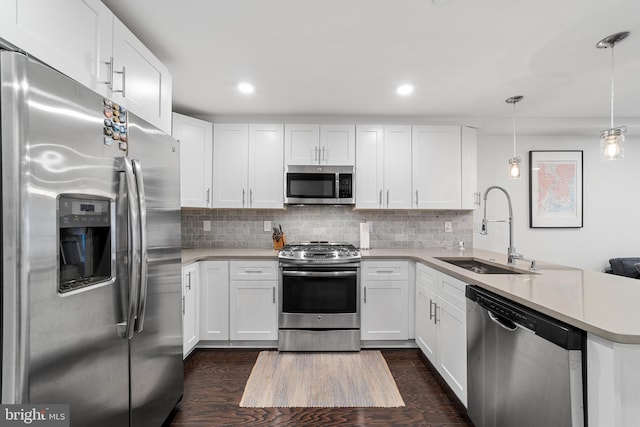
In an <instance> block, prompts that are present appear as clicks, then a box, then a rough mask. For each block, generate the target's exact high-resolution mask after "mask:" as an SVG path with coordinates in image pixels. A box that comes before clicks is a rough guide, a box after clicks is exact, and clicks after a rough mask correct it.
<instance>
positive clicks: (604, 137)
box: [600, 126, 627, 160]
mask: <svg viewBox="0 0 640 427" xmlns="http://www.w3.org/2000/svg"><path fill="white" fill-rule="evenodd" d="M626 130H627V128H626V127H625V126H622V127H618V128H612V129H607V130H603V131H602V132H600V157H601V158H602V160H618V159H622V158H623V157H624V145H623V144H624V139H625V138H624V133H625V132H626Z"/></svg>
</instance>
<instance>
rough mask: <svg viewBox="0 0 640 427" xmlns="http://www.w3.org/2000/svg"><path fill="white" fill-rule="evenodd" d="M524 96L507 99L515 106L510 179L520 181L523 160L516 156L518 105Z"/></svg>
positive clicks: (508, 102)
mask: <svg viewBox="0 0 640 427" xmlns="http://www.w3.org/2000/svg"><path fill="white" fill-rule="evenodd" d="M522 98H524V96H521V95H517V96H512V97H511V98H507V99H506V101H505V102H506V103H507V104H513V157H512V158H510V159H509V179H520V162H521V159H520V157H519V156H517V155H516V104H517V103H518V102H520V101H522Z"/></svg>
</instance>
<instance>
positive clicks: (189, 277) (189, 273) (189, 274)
mask: <svg viewBox="0 0 640 427" xmlns="http://www.w3.org/2000/svg"><path fill="white" fill-rule="evenodd" d="M187 289H189V290H191V272H188V273H187Z"/></svg>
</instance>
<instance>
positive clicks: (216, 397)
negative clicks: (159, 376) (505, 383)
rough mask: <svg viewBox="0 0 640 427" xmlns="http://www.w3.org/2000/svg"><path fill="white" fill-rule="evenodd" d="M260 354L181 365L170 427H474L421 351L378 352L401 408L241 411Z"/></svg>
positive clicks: (227, 353)
mask: <svg viewBox="0 0 640 427" xmlns="http://www.w3.org/2000/svg"><path fill="white" fill-rule="evenodd" d="M259 352H260V351H259V350H196V351H195V352H194V353H193V354H192V355H191V356H190V357H189V358H188V359H187V360H186V361H185V390H184V398H183V400H182V402H181V403H180V405H179V406H178V410H177V411H176V413H175V414H174V416H173V418H172V419H171V420H170V422H168V423H167V424H168V425H169V426H174V427H181V426H203V427H204V426H243V425H246V426H322V427H330V426H433V427H436V426H437V427H454V426H455V427H473V424H472V423H471V422H470V421H468V418H467V417H466V413H465V411H464V408H461V407H460V403H459V402H457V401H455V400H454V399H452V398H451V397H450V395H449V394H448V393H451V391H450V390H446V389H445V388H443V387H442V386H441V385H440V384H439V382H438V379H437V377H436V376H437V374H435V373H434V372H433V371H432V369H433V368H432V367H430V366H427V365H426V364H425V362H423V359H422V358H421V355H420V353H419V350H382V354H383V355H384V358H385V359H386V361H387V364H388V365H389V369H390V370H391V373H392V374H393V377H394V379H395V381H396V383H397V384H398V389H399V390H400V394H401V395H402V398H403V399H404V402H405V405H406V406H405V407H402V408H267V409H264V408H259V409H256V408H240V407H239V406H238V405H239V403H240V399H241V397H242V392H243V390H244V385H245V383H246V381H247V378H249V374H250V373H251V368H252V367H253V365H254V363H255V361H256V358H257V357H258V353H259Z"/></svg>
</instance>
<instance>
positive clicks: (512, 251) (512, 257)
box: [480, 185, 534, 266]
mask: <svg viewBox="0 0 640 427" xmlns="http://www.w3.org/2000/svg"><path fill="white" fill-rule="evenodd" d="M493 189H497V190H500V191H502V192H503V193H504V195H505V196H507V203H508V204H509V219H487V195H488V194H489V192H490V191H491V190H493ZM483 199H484V215H483V217H482V229H481V230H480V234H483V235H487V234H489V233H488V232H487V223H489V222H508V223H509V248H508V249H507V263H508V264H510V265H515V263H516V259H524V258H523V257H522V254H519V253H517V252H516V248H515V247H514V246H513V208H512V207H511V197H510V196H509V193H507V190H505V189H504V188H502V187H499V186H497V185H492V186H491V187H489V188H487V190H486V191H485V192H484V197H483ZM533 265H534V264H532V266H533Z"/></svg>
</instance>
